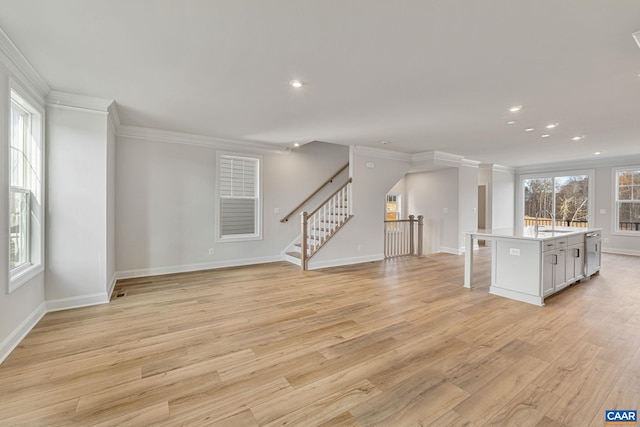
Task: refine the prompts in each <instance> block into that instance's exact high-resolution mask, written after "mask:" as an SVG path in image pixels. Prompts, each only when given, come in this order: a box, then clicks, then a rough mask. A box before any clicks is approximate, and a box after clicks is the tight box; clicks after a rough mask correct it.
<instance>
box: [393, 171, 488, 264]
mask: <svg viewBox="0 0 640 427" xmlns="http://www.w3.org/2000/svg"><path fill="white" fill-rule="evenodd" d="M458 175H459V173H458V169H457V168H445V169H440V170H436V171H431V172H419V173H412V174H409V175H407V176H406V178H405V181H406V189H407V201H408V204H409V211H410V212H412V213H415V214H416V215H424V253H427V254H428V253H435V252H451V253H458V248H459V244H458V235H459V211H458V208H459V206H458V204H459V199H458V184H459V176H458ZM476 191H477V189H476Z"/></svg>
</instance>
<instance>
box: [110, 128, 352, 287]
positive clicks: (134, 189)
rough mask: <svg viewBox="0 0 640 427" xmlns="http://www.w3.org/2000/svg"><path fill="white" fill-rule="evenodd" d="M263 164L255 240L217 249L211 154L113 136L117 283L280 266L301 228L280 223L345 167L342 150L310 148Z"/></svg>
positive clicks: (212, 150)
mask: <svg viewBox="0 0 640 427" xmlns="http://www.w3.org/2000/svg"><path fill="white" fill-rule="evenodd" d="M222 151H224V152H233V150H230V149H226V150H222ZM238 153H240V154H242V151H239V152H238ZM262 157H263V163H262V169H263V200H262V207H263V232H262V236H263V238H262V240H257V241H247V242H223V243H216V239H215V230H216V222H215V221H216V217H217V215H216V212H215V192H216V149H215V148H212V147H206V146H198V145H188V144H178V143H172V142H161V141H158V140H151V139H139V138H132V137H123V136H119V137H118V138H117V143H116V182H115V186H116V203H115V204H116V213H115V217H116V269H117V271H118V276H119V277H133V276H141V275H149V274H162V273H168V272H177V271H187V270H197V269H207V268H215V267H222V266H227V265H241V264H249V263H258V262H268V261H274V260H279V259H282V256H281V251H283V250H284V249H285V247H286V246H287V245H288V244H289V243H291V241H293V240H294V238H295V237H296V236H297V235H299V234H300V227H299V225H297V224H299V222H296V220H295V219H294V220H292V221H290V222H289V223H284V224H283V223H281V222H280V219H281V218H282V216H283V215H285V214H286V213H287V211H289V210H290V209H292V208H294V207H295V206H296V205H297V204H298V203H300V202H302V201H303V200H304V199H305V198H306V197H307V196H308V195H309V194H310V193H311V192H312V191H313V190H315V189H316V188H317V187H318V186H319V185H320V184H322V183H323V182H324V181H325V180H327V179H328V178H329V177H330V176H331V175H332V174H333V173H335V172H336V171H337V170H338V169H340V167H341V166H343V165H344V164H345V163H347V161H348V149H347V147H343V146H338V145H334V144H325V143H311V144H307V145H304V146H302V147H300V148H299V149H296V150H293V151H292V152H291V153H289V154H274V153H263V154H262ZM275 209H278V210H279V212H278V213H275V212H274V210H275ZM209 248H213V250H214V254H213V255H209Z"/></svg>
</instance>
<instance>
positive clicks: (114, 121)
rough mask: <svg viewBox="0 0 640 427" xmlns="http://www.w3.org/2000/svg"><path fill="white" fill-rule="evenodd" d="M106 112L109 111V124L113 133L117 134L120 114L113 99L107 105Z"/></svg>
mask: <svg viewBox="0 0 640 427" xmlns="http://www.w3.org/2000/svg"><path fill="white" fill-rule="evenodd" d="M107 112H108V113H109V124H110V125H111V128H112V129H113V133H114V134H117V133H118V128H119V127H120V115H119V114H118V106H117V105H116V102H115V101H113V102H112V103H111V104H110V105H109V106H108V107H107Z"/></svg>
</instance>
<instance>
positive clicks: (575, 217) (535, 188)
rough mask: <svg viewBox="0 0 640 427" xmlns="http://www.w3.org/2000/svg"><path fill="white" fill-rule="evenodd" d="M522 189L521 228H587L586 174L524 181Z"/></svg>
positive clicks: (532, 178) (587, 184)
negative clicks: (536, 224)
mask: <svg viewBox="0 0 640 427" xmlns="http://www.w3.org/2000/svg"><path fill="white" fill-rule="evenodd" d="M522 187H523V191H524V215H523V216H524V222H523V225H524V226H532V225H535V223H536V221H537V223H538V225H540V226H549V227H556V226H558V227H588V226H589V191H590V189H589V174H575V175H569V174H566V175H565V174H562V175H560V174H559V175H552V176H542V177H531V178H525V179H523V181H522ZM536 218H537V220H536Z"/></svg>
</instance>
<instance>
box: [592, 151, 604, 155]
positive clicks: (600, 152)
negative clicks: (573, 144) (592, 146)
mask: <svg viewBox="0 0 640 427" xmlns="http://www.w3.org/2000/svg"><path fill="white" fill-rule="evenodd" d="M600 154H602V151H596V152H595V153H593V155H594V156H599V155H600Z"/></svg>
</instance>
